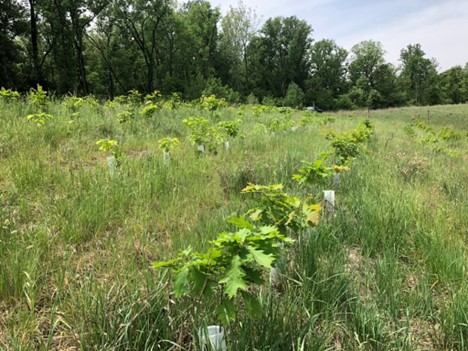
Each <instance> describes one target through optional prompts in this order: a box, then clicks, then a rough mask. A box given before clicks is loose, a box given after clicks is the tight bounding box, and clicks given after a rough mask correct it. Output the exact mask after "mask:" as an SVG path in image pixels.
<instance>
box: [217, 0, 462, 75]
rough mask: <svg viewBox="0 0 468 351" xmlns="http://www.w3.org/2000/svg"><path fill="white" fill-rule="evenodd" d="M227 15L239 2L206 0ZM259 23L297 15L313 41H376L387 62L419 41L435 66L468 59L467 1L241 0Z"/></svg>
mask: <svg viewBox="0 0 468 351" xmlns="http://www.w3.org/2000/svg"><path fill="white" fill-rule="evenodd" d="M210 1H211V3H212V4H213V5H215V6H219V7H220V8H221V10H222V12H223V13H225V12H226V11H227V10H228V9H229V6H234V7H235V6H236V5H237V4H238V0H210ZM243 2H244V4H245V5H247V6H248V7H251V8H253V9H254V10H255V11H256V13H257V15H258V16H260V17H261V18H262V19H263V21H265V20H266V19H268V18H270V17H275V16H284V17H287V16H297V17H299V18H300V19H303V20H306V21H307V22H308V23H309V24H310V25H311V26H312V28H313V30H314V33H313V39H314V40H320V39H334V40H335V41H336V42H337V44H338V45H340V46H342V47H344V48H345V49H348V50H349V49H351V47H352V46H353V45H354V44H357V43H359V42H360V41H363V40H369V39H373V40H376V41H380V42H381V43H382V44H383V47H384V50H385V51H386V58H387V60H388V61H389V62H391V63H393V64H395V65H398V64H399V56H400V50H401V49H402V48H405V47H406V46H407V45H408V44H417V43H419V44H421V47H422V49H423V50H424V52H425V53H426V56H427V57H429V58H435V59H437V61H438V62H439V70H445V69H448V68H450V67H452V66H455V65H461V66H464V65H465V63H466V62H468V0H243Z"/></svg>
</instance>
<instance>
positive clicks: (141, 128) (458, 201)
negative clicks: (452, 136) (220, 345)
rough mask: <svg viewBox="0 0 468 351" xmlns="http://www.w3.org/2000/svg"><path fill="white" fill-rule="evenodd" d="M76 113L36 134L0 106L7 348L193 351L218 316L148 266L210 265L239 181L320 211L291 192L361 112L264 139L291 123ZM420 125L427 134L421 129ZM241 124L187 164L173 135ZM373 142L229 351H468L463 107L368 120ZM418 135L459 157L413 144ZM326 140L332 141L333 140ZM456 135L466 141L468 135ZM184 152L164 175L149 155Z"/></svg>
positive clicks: (0, 330) (239, 202)
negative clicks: (329, 212)
mask: <svg viewBox="0 0 468 351" xmlns="http://www.w3.org/2000/svg"><path fill="white" fill-rule="evenodd" d="M122 108H124V107H122V106H119V105H117V107H116V108H115V109H114V110H112V109H105V108H103V107H102V106H99V105H97V106H96V105H94V104H92V103H89V102H87V103H85V104H84V105H83V106H82V107H81V108H80V109H79V116H77V117H72V116H71V114H72V112H71V111H70V110H68V109H67V108H66V106H65V104H64V103H62V102H61V101H54V102H52V103H51V104H50V106H49V107H48V109H47V112H48V113H50V114H52V115H53V116H54V119H52V120H50V121H48V122H47V124H46V125H45V126H43V127H41V126H37V125H35V124H34V123H32V122H30V121H27V120H26V115H27V114H28V113H32V112H35V111H34V108H33V107H32V106H30V104H29V103H28V102H27V101H23V100H21V101H18V102H11V103H5V102H2V101H0V125H2V128H1V129H0V203H1V207H0V349H5V350H197V349H199V348H198V347H196V346H195V345H196V339H197V329H198V328H199V327H201V326H202V325H205V324H216V323H217V322H218V320H217V317H216V314H215V312H214V310H215V308H216V306H217V304H218V302H219V301H216V300H210V301H203V303H200V302H197V301H196V300H195V299H194V298H193V297H190V296H184V297H182V298H181V299H179V300H176V299H175V298H174V296H173V294H172V289H171V284H172V283H171V279H170V277H169V274H168V272H165V271H163V270H153V269H151V268H150V265H151V262H154V261H158V260H166V259H170V258H173V257H175V256H176V255H177V254H178V252H179V251H180V250H183V249H185V248H186V247H187V246H189V245H191V246H192V247H194V249H196V250H204V249H205V248H206V247H207V246H208V244H209V241H210V240H211V239H213V238H215V237H216V236H217V235H218V233H220V232H223V231H226V230H229V229H232V228H231V227H230V225H228V224H227V223H226V222H225V219H226V217H228V216H229V215H231V214H232V213H243V212H244V211H246V210H247V209H248V208H250V207H251V205H252V197H250V196H248V195H243V194H241V193H240V191H241V189H242V188H244V187H245V186H246V185H247V183H248V182H253V183H256V184H262V185H269V184H275V183H283V184H284V186H285V190H286V191H287V192H289V193H291V194H293V195H295V196H299V197H302V198H305V197H306V196H308V195H311V196H313V197H314V198H315V199H316V201H318V202H319V201H320V200H321V199H320V197H321V191H322V190H324V188H323V187H320V186H299V185H298V184H297V183H295V182H294V181H293V180H292V179H291V177H292V175H293V174H294V173H296V172H297V170H298V168H299V167H300V166H301V161H303V160H304V161H309V162H313V161H314V160H316V159H317V158H318V157H319V155H320V154H321V153H323V152H326V151H331V150H332V149H331V146H330V141H328V140H326V138H325V136H324V133H325V132H326V128H327V127H323V126H320V121H321V120H323V119H325V118H326V117H333V118H334V119H335V122H334V123H333V124H332V125H331V128H333V129H335V130H336V131H337V132H342V131H346V130H350V129H353V128H355V126H356V125H357V124H358V123H359V122H361V121H363V120H364V119H365V118H367V117H368V116H367V111H353V112H342V113H336V114H333V115H327V114H323V115H316V116H309V117H307V118H308V119H309V120H310V121H312V123H309V124H307V125H305V126H304V125H303V124H302V123H301V118H302V117H303V113H302V112H300V111H295V112H294V113H293V114H292V117H291V118H292V119H291V120H292V123H293V125H294V126H296V127H298V129H297V130H296V131H292V130H291V126H288V127H287V128H285V130H284V131H275V133H274V134H273V133H270V132H269V131H268V128H264V127H259V123H261V124H264V125H266V126H268V125H270V123H271V121H273V120H274V119H275V118H277V119H279V120H285V119H286V118H287V117H286V115H287V113H286V114H285V113H282V112H280V111H279V110H272V111H269V112H265V113H260V114H258V113H257V112H255V110H254V109H252V108H248V107H240V108H236V107H229V108H226V109H223V110H221V111H220V112H219V114H218V113H216V114H212V113H208V112H205V111H202V110H200V109H198V108H197V107H190V106H185V105H183V106H181V107H179V109H177V110H166V109H161V110H159V111H158V112H157V113H156V115H155V117H153V118H145V117H143V116H141V115H140V114H139V113H138V112H137V113H136V114H135V116H134V119H133V120H130V121H128V122H126V123H119V122H118V119H117V115H118V112H119V111H120V110H121V109H122ZM428 111H429V122H428V119H427V116H428ZM196 116H203V117H205V118H207V119H209V120H210V121H211V122H213V123H217V122H218V121H220V120H234V119H237V118H241V119H242V120H243V124H242V126H241V133H242V136H241V137H239V138H237V139H235V140H231V148H230V150H229V151H226V150H224V149H223V148H222V147H219V149H218V152H217V154H206V155H202V156H200V155H197V153H196V152H195V149H196V148H195V146H194V145H191V144H190V141H189V130H188V128H187V127H186V126H185V125H184V124H183V123H182V120H183V119H184V118H188V117H196ZM369 118H370V119H371V120H372V121H373V122H374V123H375V126H376V133H375V135H374V136H373V137H372V139H371V141H370V143H369V145H368V146H367V148H366V150H364V151H362V152H361V156H360V157H359V158H358V159H356V160H355V161H354V162H353V163H352V165H351V171H350V172H349V173H346V174H344V175H343V176H342V182H341V185H340V188H339V189H337V195H336V196H337V210H336V212H335V213H334V214H333V216H332V217H329V218H324V219H323V220H322V222H321V224H320V225H319V226H317V227H316V228H314V229H313V230H311V231H308V232H307V233H304V234H303V236H301V237H300V238H299V239H298V240H297V241H296V243H295V244H293V245H292V246H291V247H289V248H288V249H287V252H286V255H285V256H286V263H285V267H284V272H283V276H282V278H281V280H280V283H278V284H276V285H275V286H269V285H265V286H264V287H262V288H260V289H257V290H255V293H256V294H258V296H259V298H260V300H261V301H262V310H261V311H260V312H261V313H260V314H259V316H256V317H255V316H251V315H248V314H246V313H244V312H243V307H242V306H238V307H239V310H240V311H241V312H240V313H239V315H238V320H237V321H236V322H233V323H231V324H230V325H225V329H226V338H227V342H228V345H229V346H228V347H229V350H239V351H241V350H242V351H244V350H440V349H448V350H467V349H468V312H467V311H468V279H467V278H468V277H467V264H468V244H467V238H468V152H467V151H468V138H467V136H468V135H467V130H466V128H467V126H468V106H466V105H457V106H436V107H431V108H426V107H425V108H417V107H408V108H400V109H391V110H382V111H370V114H369ZM420 120H424V121H426V123H427V122H428V124H429V126H430V127H431V128H433V129H434V133H435V134H436V135H438V133H439V131H440V130H441V129H442V128H443V127H445V126H450V127H451V128H453V129H454V130H457V131H461V132H462V134H461V135H462V137H461V138H459V139H458V140H442V139H440V140H439V141H438V142H437V143H423V142H419V141H418V139H421V138H423V137H424V133H425V131H423V130H420V129H418V128H417V127H414V129H415V130H416V135H415V136H410V135H408V134H407V133H406V132H405V126H407V125H409V124H414V123H415V122H417V121H420ZM329 127H330V125H329ZM463 128H465V129H463ZM163 137H177V138H179V139H180V141H181V143H180V145H178V146H177V147H176V148H175V149H174V150H173V151H172V152H171V158H172V160H171V162H169V163H167V162H165V161H164V159H163V155H162V151H161V150H159V149H158V143H157V141H158V140H159V139H161V138H163ZM102 138H112V139H115V140H117V141H118V143H119V145H120V147H121V150H122V158H121V166H120V167H119V169H118V170H117V172H116V173H115V174H114V175H111V174H110V173H109V170H108V168H107V161H106V157H107V156H109V154H105V153H102V152H99V150H98V147H97V146H96V141H97V140H99V139H102Z"/></svg>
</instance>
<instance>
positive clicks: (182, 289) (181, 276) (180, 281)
mask: <svg viewBox="0 0 468 351" xmlns="http://www.w3.org/2000/svg"><path fill="white" fill-rule="evenodd" d="M188 277H189V268H188V267H187V266H184V267H183V268H182V269H181V270H180V272H179V273H178V274H177V277H176V279H175V282H174V293H175V296H176V298H179V297H181V296H182V295H183V294H185V293H188V292H189V291H188V290H189V289H188V283H189V280H188Z"/></svg>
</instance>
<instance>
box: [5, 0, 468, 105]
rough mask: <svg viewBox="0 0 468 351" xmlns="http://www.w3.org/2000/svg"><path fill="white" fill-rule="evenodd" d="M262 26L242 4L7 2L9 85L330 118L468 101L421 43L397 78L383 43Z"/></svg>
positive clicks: (461, 72) (460, 72)
mask: <svg viewBox="0 0 468 351" xmlns="http://www.w3.org/2000/svg"><path fill="white" fill-rule="evenodd" d="M259 24H260V21H259V19H258V17H257V15H256V14H255V13H254V12H253V11H252V10H251V9H249V8H247V7H246V6H244V5H243V4H242V3H239V4H238V6H237V7H235V8H231V9H230V10H229V11H228V12H227V13H226V15H225V16H224V17H223V16H222V15H221V13H220V10H219V9H218V8H214V7H213V6H212V5H211V4H210V3H209V2H208V1H205V0H194V1H188V2H185V3H182V4H180V3H177V2H175V1H171V0H21V1H20V0H3V1H2V2H1V3H0V86H4V87H6V88H13V89H18V90H22V91H25V90H28V89H29V88H30V87H34V86H36V85H37V84H40V85H42V86H44V87H45V88H46V89H48V90H52V91H55V92H56V94H58V95H63V94H67V93H75V94H79V95H87V94H94V95H96V96H103V97H104V96H105V97H109V98H113V97H115V96H117V95H121V94H126V93H127V92H128V91H129V90H131V89H138V90H140V91H142V92H146V93H150V92H152V91H154V90H155V89H157V90H160V91H161V92H162V93H163V94H170V93H172V92H179V93H181V94H182V96H183V97H184V98H185V99H196V98H198V97H199V96H201V95H202V94H205V95H208V94H216V95H217V96H219V97H224V98H226V99H228V100H230V101H232V102H241V101H242V102H243V101H247V102H257V101H261V102H263V103H268V104H277V105H289V106H300V105H312V104H317V105H318V106H320V107H322V108H325V109H348V108H363V107H364V108H366V107H367V108H383V107H391V106H401V105H408V104H416V105H431V104H439V103H455V104H456V103H465V102H467V101H468V64H467V65H465V67H461V66H455V67H453V68H450V69H448V70H446V71H445V72H441V73H439V72H438V70H437V63H436V61H435V60H434V59H430V58H428V57H426V54H425V53H424V51H423V50H422V48H421V46H420V45H419V44H414V45H408V46H407V47H406V48H404V49H402V50H401V55H400V62H401V64H400V66H399V67H395V66H393V65H392V64H390V63H388V62H386V61H385V58H384V50H383V47H382V44H381V43H379V42H375V41H372V40H369V41H363V42H360V43H358V44H356V45H355V46H354V47H353V48H352V49H351V51H350V52H348V51H347V50H345V49H344V48H341V47H339V46H338V45H337V44H336V43H335V42H334V41H333V40H328V39H324V40H318V41H314V40H313V38H312V34H313V29H312V27H311V25H310V24H308V23H307V22H306V21H303V20H301V19H299V18H297V17H287V18H284V17H275V18H269V19H267V20H266V21H265V22H264V24H263V25H262V26H261V27H260V25H259Z"/></svg>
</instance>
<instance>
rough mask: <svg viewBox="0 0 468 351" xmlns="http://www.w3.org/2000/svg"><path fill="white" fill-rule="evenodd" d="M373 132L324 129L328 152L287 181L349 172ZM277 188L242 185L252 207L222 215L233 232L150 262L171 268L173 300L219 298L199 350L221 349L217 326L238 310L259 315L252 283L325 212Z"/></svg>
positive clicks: (367, 127)
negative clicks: (203, 248)
mask: <svg viewBox="0 0 468 351" xmlns="http://www.w3.org/2000/svg"><path fill="white" fill-rule="evenodd" d="M373 130H374V128H373V125H372V124H371V123H370V122H369V121H365V122H363V123H361V124H359V125H358V127H357V128H356V129H354V130H352V131H350V132H344V133H342V134H339V135H336V134H335V133H334V132H333V131H331V132H329V133H328V134H327V138H328V139H329V140H331V146H332V147H333V148H334V152H330V153H327V154H322V155H321V156H320V158H319V159H318V160H316V161H315V162H312V163H311V162H303V166H302V168H300V169H299V170H298V173H297V174H295V175H294V176H293V179H294V180H296V181H297V182H298V183H299V184H315V185H330V181H331V180H332V179H333V183H334V184H336V183H337V182H339V174H340V173H341V172H344V171H349V170H350V167H349V166H350V164H351V162H352V161H353V160H354V159H355V158H356V157H358V156H359V154H360V153H361V152H362V150H363V149H364V148H365V144H366V143H367V142H368V140H369V138H370V137H371V135H372V134H373ZM329 161H330V162H329ZM332 161H333V162H332ZM327 163H329V164H332V165H331V166H327ZM283 188H284V187H283V185H282V184H275V185H268V186H263V185H255V184H248V185H247V187H245V188H244V189H243V190H242V191H241V192H242V193H244V194H253V195H254V198H255V200H256V202H255V207H253V208H251V209H250V210H248V211H247V212H246V213H245V214H243V215H241V216H237V215H236V216H231V217H230V218H228V219H227V223H229V224H231V225H234V226H235V227H236V231H233V232H223V233H221V234H219V235H218V237H217V238H216V239H214V240H212V241H211V242H210V244H209V247H208V249H207V250H206V251H205V252H194V251H193V250H192V248H191V247H189V248H187V249H186V250H184V251H182V252H181V253H179V255H178V257H177V258H175V259H172V260H169V261H165V262H155V263H153V268H170V269H171V270H172V272H173V291H174V295H175V296H176V298H180V297H182V296H190V297H191V299H192V301H193V302H194V303H195V304H201V303H202V301H203V300H204V299H206V300H213V299H215V300H214V301H220V303H219V305H218V307H217V310H216V312H217V316H218V319H219V321H220V323H221V325H211V326H208V327H202V328H200V329H198V331H197V332H196V333H195V335H194V342H195V343H196V344H198V345H199V347H200V349H202V350H206V349H207V348H208V349H214V350H223V351H225V350H226V349H227V344H226V339H225V337H224V328H223V327H222V325H225V326H231V322H234V321H235V320H236V315H237V314H238V313H239V312H240V310H243V311H245V313H248V314H250V315H251V316H255V315H258V314H259V312H260V311H261V308H262V306H261V303H260V301H259V300H258V299H257V297H256V296H255V295H254V294H253V293H252V291H254V289H252V287H254V286H262V285H264V284H265V283H266V279H265V278H266V277H268V274H266V273H267V272H268V271H270V282H271V281H272V280H274V279H277V276H278V275H279V271H278V266H279V263H280V261H281V257H282V256H283V255H284V252H283V251H284V247H285V245H288V244H292V243H294V242H295V238H298V236H299V235H302V234H303V233H305V232H306V231H307V230H308V229H310V228H311V227H314V226H316V225H318V224H319V221H320V217H321V212H322V211H323V212H325V211H326V210H327V208H326V206H324V208H323V209H322V206H321V205H320V204H314V203H311V202H310V197H308V199H307V200H302V199H300V198H297V197H294V196H291V195H289V194H287V193H286V192H284V191H283ZM333 195H334V194H333ZM324 204H325V205H327V204H326V201H324ZM332 205H334V204H332Z"/></svg>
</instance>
